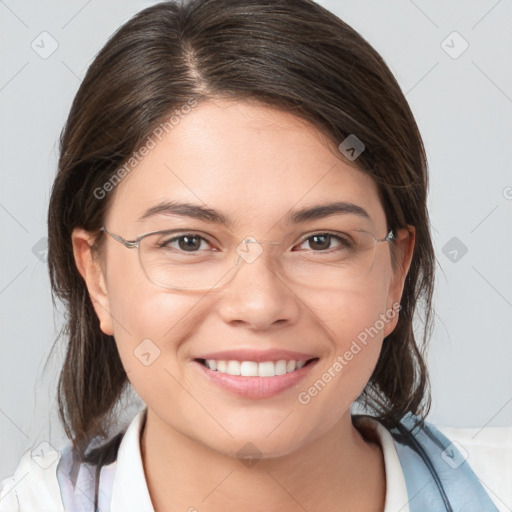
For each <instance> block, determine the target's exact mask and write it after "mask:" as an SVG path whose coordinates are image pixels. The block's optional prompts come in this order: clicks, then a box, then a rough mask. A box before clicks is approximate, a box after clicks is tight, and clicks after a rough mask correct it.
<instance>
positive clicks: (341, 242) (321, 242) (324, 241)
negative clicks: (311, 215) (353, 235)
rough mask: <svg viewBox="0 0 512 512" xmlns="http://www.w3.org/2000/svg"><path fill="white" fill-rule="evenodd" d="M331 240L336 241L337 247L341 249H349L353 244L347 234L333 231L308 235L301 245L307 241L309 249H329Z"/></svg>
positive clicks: (317, 250) (316, 250)
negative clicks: (335, 233) (337, 233)
mask: <svg viewBox="0 0 512 512" xmlns="http://www.w3.org/2000/svg"><path fill="white" fill-rule="evenodd" d="M333 242H336V244H337V248H338V249H341V250H342V249H349V248H350V247H352V246H353V242H352V241H351V240H350V237H349V236H348V235H341V234H339V235H334V234H333V233H315V234H314V235H310V236H308V237H307V238H306V239H305V240H304V241H303V242H302V244H301V245H304V244H306V243H308V244H309V248H310V249H313V250H315V252H319V251H325V250H328V249H331V248H332V246H331V244H332V243H333ZM306 249H307V248H306Z"/></svg>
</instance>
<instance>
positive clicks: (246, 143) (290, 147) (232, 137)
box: [106, 100, 385, 233]
mask: <svg viewBox="0 0 512 512" xmlns="http://www.w3.org/2000/svg"><path fill="white" fill-rule="evenodd" d="M160 138H161V140H159V139H158V138H156V137H153V139H154V142H155V143H154V144H152V146H153V148H152V149H151V150H150V151H149V152H148V154H147V155H146V156H144V158H142V159H141V160H140V162H139V163H138V164H137V165H136V166H135V167H134V168H133V170H131V171H130V172H129V174H128V175H127V176H126V177H125V178H124V179H123V180H122V181H121V183H120V184H119V185H118V186H117V187H116V189H115V190H114V192H113V193H114V197H113V198H112V199H113V202H112V205H111V208H110V209H109V212H108V214H107V219H106V223H107V225H110V226H114V225H115V226H116V227H121V228H124V229H125V230H126V229H133V230H134V231H133V233H135V231H137V232H138V231H140V230H137V229H136V228H135V226H136V225H137V221H138V219H139V218H140V217H141V216H143V214H144V212H146V211H147V210H148V209H149V208H151V207H154V206H156V205H157V204H159V203H162V202H166V201H179V202H186V203H190V204H198V205H202V206H204V207H205V208H209V209H214V210H215V211H220V212H222V213H223V214H225V216H227V217H229V219H230V220H232V221H233V224H234V225H235V226H236V225H238V224H244V226H245V227H254V228H256V229H257V228H258V227H259V228H260V229H261V230H265V231H267V230H268V229H269V227H270V225H275V224H276V222H278V221H279V220H280V219H283V220H284V219H288V218H289V217H290V216H289V212H290V211H291V210H292V209H303V208H304V207H307V206H309V205H318V204H320V203H327V202H334V201H343V202H347V203H354V204H356V205H358V206H360V207H361V208H363V209H364V210H366V211H367V212H368V214H369V216H370V221H371V222H372V224H373V225H375V226H376V227H377V226H379V225H384V224H385V215H384V212H383V209H382V206H381V204H380V200H379V196H378V192H377V186H376V184H375V183H374V181H373V180H372V179H371V178H370V177H369V176H368V175H366V174H365V173H363V172H362V171H360V170H358V169H356V168H355V167H353V166H349V165H347V164H346V163H344V162H343V161H342V160H341V158H340V157H339V156H338V155H337V154H336V151H337V147H336V145H335V144H333V143H332V141H329V140H328V139H327V138H326V137H325V136H324V135H323V134H322V133H321V132H320V131H319V130H318V129H317V128H315V127H314V126H312V125H311V124H309V123H307V122H306V121H305V120H303V119H301V118H298V117H296V116H294V115H292V114H290V113H286V112H282V111H279V110H275V109H273V108H270V107H268V106H264V105H261V104H258V103H255V102H246V101H243V102H242V101H236V102H235V101H226V100H209V101H207V102H204V103H200V104H198V105H197V106H196V107H194V108H193V109H191V112H190V113H189V114H186V115H184V116H183V117H181V118H180V119H179V123H178V124H176V125H174V127H173V128H172V130H169V133H164V134H163V135H161V136H160ZM287 214H288V215H287ZM148 220H149V218H147V219H145V220H143V221H142V222H143V223H144V222H146V221H148ZM130 226H132V227H130ZM139 226H140V224H139ZM235 226H234V227H235Z"/></svg>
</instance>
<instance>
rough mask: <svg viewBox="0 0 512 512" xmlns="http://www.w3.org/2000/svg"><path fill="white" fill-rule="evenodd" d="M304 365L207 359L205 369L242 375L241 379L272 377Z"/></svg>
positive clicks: (304, 362) (289, 362)
mask: <svg viewBox="0 0 512 512" xmlns="http://www.w3.org/2000/svg"><path fill="white" fill-rule="evenodd" d="M305 364H306V361H293V360H292V361H286V360H284V359H281V360H279V361H276V362H274V361H265V362H262V363H256V362H254V361H217V360H215V359H207V360H206V367H207V368H209V369H210V370H217V371H218V372H220V373H227V374H228V375H242V376H243V377H274V376H276V375H284V374H285V373H290V372H294V371H295V370H299V369H300V368H302V367H303V366H304V365H305Z"/></svg>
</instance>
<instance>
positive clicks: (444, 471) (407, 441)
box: [373, 413, 498, 512]
mask: <svg viewBox="0 0 512 512" xmlns="http://www.w3.org/2000/svg"><path fill="white" fill-rule="evenodd" d="M373 419H377V418H373ZM389 431H390V433H391V435H392V436H393V440H394V442H395V447H396V450H397V452H398V458H399V459H400V464H401V466H402V470H403V473H404V477H405V483H406V486H407V494H408V496H409V507H410V512H445V511H447V512H498V509H497V508H496V506H495V505H494V503H493V502H492V501H491V498H490V497H489V495H488V494H487V492H486V491H485V489H484V488H483V486H482V484H481V483H480V481H479V480H478V478H477V476H476V475H475V473H474V472H473V470H472V469H471V467H470V465H469V464H468V463H467V462H466V460H465V458H464V456H463V455H462V453H461V452H460V451H459V450H458V449H457V447H456V445H455V444H454V443H452V442H451V441H450V440H449V439H447V438H446V437H445V436H444V435H443V434H442V433H441V432H440V431H439V430H438V429H436V427H434V426H433V425H432V424H431V423H429V422H427V421H425V422H424V423H423V425H421V426H420V425H419V418H418V417H417V416H415V415H413V414H411V413H408V414H406V415H405V416H404V417H403V418H402V420H401V421H400V424H399V425H398V426H397V427H394V428H392V429H390V430H389Z"/></svg>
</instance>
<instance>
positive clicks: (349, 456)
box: [141, 409, 385, 512]
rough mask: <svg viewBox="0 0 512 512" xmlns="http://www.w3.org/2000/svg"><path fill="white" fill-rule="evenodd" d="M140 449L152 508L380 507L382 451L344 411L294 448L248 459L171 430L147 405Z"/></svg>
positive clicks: (167, 511) (168, 511)
mask: <svg viewBox="0 0 512 512" xmlns="http://www.w3.org/2000/svg"><path fill="white" fill-rule="evenodd" d="M141 454H142V462H143V466H144V470H145V474H146V480H147V484H148V489H149V493H150V495H151V499H152V502H153V506H154V509H155V512H175V511H180V512H183V511H189V512H194V511H198V512H208V511H218V510H222V511H224V512H231V511H235V510H236V511H238V510H244V511H248V512H252V511H254V512H256V511H261V510H279V511H282V512H288V511H297V510H300V509H301V508H302V509H303V510H308V511H311V510H326V511H330V510H336V511H338V512H344V511H353V510H358V511H361V512H364V511H373V512H375V511H376V510H379V511H382V510H384V501H385V470H384V460H383V456H382V451H381V449H380V446H379V444H378V442H376V441H374V440H372V439H371V438H370V437H367V438H365V437H363V435H362V434H361V433H360V432H359V431H358V430H357V429H356V428H355V427H354V426H353V425H352V421H351V417H350V414H349V413H348V414H347V415H345V416H344V417H343V418H341V419H340V421H339V422H338V423H337V424H336V425H335V426H334V428H332V429H331V430H330V431H328V432H326V433H325V434H324V435H322V436H321V437H319V438H317V439H315V440H314V441H312V442H310V443H309V444H307V445H305V446H303V447H301V448H300V449H299V450H296V451H294V452H293V453H290V454H288V455H285V456H281V457H276V458H266V459H260V460H254V461H252V463H250V462H248V461H242V460H240V459H237V458H233V457H229V456H226V455H225V454H222V453H219V452H216V451H214V450H211V449H210V448H208V447H206V446H204V445H202V444H199V443H198V442H196V441H194V440H193V439H191V438H189V437H187V436H184V435H183V434H181V433H180V432H176V431H175V430H173V429H171V428H170V427H169V426H168V425H166V424H164V423H163V422H162V421H161V420H160V419H159V418H158V417H157V416H156V415H155V414H152V412H151V410H150V409H148V414H147V419H146V422H145V425H144V428H143V431H142V435H141Z"/></svg>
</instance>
